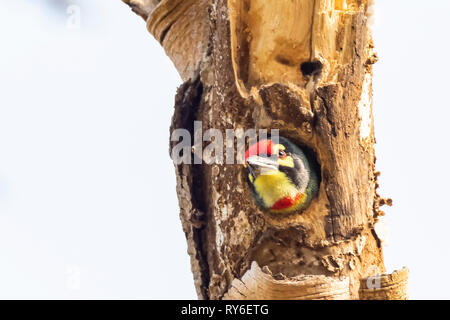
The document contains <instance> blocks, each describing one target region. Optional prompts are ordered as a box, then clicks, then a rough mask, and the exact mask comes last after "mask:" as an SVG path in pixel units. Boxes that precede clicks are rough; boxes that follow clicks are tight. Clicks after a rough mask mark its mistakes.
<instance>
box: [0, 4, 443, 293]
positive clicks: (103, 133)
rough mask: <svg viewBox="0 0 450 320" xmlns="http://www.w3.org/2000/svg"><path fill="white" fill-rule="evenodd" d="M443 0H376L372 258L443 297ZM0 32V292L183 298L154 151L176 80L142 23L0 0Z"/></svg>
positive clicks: (181, 265) (183, 273)
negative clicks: (379, 238)
mask: <svg viewBox="0 0 450 320" xmlns="http://www.w3.org/2000/svg"><path fill="white" fill-rule="evenodd" d="M71 4H76V5H78V6H79V8H80V9H81V21H80V22H81V23H80V28H79V29H70V28H67V20H68V14H67V12H66V10H67V8H68V6H70V5H71ZM449 12H450V2H449V1H445V0H434V1H424V0H415V1H413V0H395V1H392V0H391V1H389V0H378V1H377V5H376V19H375V25H374V32H375V44H376V48H377V52H378V54H379V57H380V61H379V62H378V63H377V64H376V66H375V79H374V81H375V82H374V101H375V129H376V136H377V158H378V161H377V168H378V170H380V171H381V172H382V176H381V179H380V182H381V189H380V193H381V194H382V195H383V196H388V197H392V198H393V199H394V207H393V208H389V209H387V210H386V211H387V216H386V220H387V223H388V225H389V229H390V238H389V245H388V246H387V247H385V261H386V265H387V267H388V269H389V271H392V270H394V269H396V268H400V267H402V266H404V265H406V266H408V267H409V269H410V272H411V281H410V289H411V290H410V293H411V297H412V298H425V299H428V298H450V293H449V292H450V291H449V290H448V286H449V285H450V279H449V278H448V277H447V276H446V273H447V269H448V264H449V263H450V252H449V249H448V234H449V233H450V231H449V225H450V215H449V209H448V208H449V206H448V203H447V199H449V198H450V196H449V195H448V192H449V187H448V181H449V180H450V174H449V170H448V167H447V165H448V163H449V162H450V152H449V150H448V146H449V143H448V137H449V135H448V133H447V130H448V127H449V125H448V123H447V121H448V120H447V119H448V117H450V103H449V99H448V98H447V95H448V91H449V89H448V87H447V86H448V80H447V79H448V74H450V68H449V50H450V45H449V41H448V32H449V31H450V14H449ZM0 41H1V42H0V298H43V299H47V298H61V299H70V298H74V299H79V298H105V299H108V298H125V299H131V298H136V299H189V298H196V295H195V290H194V286H193V281H192V275H191V273H190V265H189V259H188V255H187V253H186V244H185V239H184V234H183V232H182V230H181V224H180V222H179V219H178V205H177V198H176V193H175V176H174V170H173V166H172V164H171V161H170V158H169V155H168V140H169V125H170V118H171V115H172V111H173V101H174V94H175V90H176V88H177V86H178V85H180V84H181V79H180V78H179V76H178V75H177V73H176V71H175V69H174V67H173V66H172V64H171V63H170V61H169V59H168V58H167V57H166V56H165V55H164V52H163V50H162V49H161V48H160V46H159V44H158V43H157V42H156V41H155V40H154V39H153V38H152V37H151V36H150V35H149V34H148V33H147V31H146V29H145V24H144V22H143V21H142V20H141V19H140V18H139V17H137V16H135V15H134V14H132V13H131V12H130V10H129V9H128V7H127V6H126V5H124V4H123V3H122V2H121V1H119V0H97V1H92V0H84V1H82V0H77V1H76V0H74V1H64V0H59V1H58V0H53V1H52V0H47V1H44V0H0Z"/></svg>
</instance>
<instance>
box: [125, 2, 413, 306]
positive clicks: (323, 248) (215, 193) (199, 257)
mask: <svg viewBox="0 0 450 320" xmlns="http://www.w3.org/2000/svg"><path fill="white" fill-rule="evenodd" d="M124 1H125V2H126V3H128V4H129V5H131V6H132V8H133V9H134V11H135V12H137V13H138V14H139V15H141V16H142V17H143V18H144V19H145V20H146V21H147V28H148V30H149V31H150V32H151V33H152V34H153V35H154V36H155V38H156V39H157V40H158V41H159V42H160V43H161V45H162V46H163V47H164V48H165V50H166V52H167V54H168V56H169V57H170V58H171V59H172V61H173V62H174V64H175V66H176V68H177V69H178V71H179V72H180V74H181V76H182V78H183V80H184V81H185V83H184V84H183V85H182V86H181V87H180V88H179V90H178V93H177V96H176V101H175V111H174V116H173V121H172V127H171V130H172V131H173V130H174V129H177V128H185V129H188V130H189V131H190V132H191V133H192V136H193V135H194V133H193V131H194V126H193V122H194V121H195V120H198V121H202V123H203V130H206V129H208V128H216V129H219V130H220V131H222V132H223V134H224V136H225V132H226V130H227V129H236V128H244V130H246V129H249V128H255V129H279V130H280V135H282V136H285V137H287V138H290V139H291V140H292V141H295V142H297V143H298V144H299V145H302V146H304V147H305V148H307V149H309V150H311V152H312V153H313V154H314V155H315V157H316V159H317V162H318V164H319V166H320V173H321V183H320V190H319V195H318V197H317V198H316V199H315V200H314V201H313V203H312V204H311V205H310V207H309V208H308V209H307V210H306V211H304V212H303V213H301V214H296V215H289V216H282V217H280V216H272V215H270V214H265V213H263V212H261V210H260V209H259V208H258V207H256V205H255V203H254V201H253V200H252V197H251V195H250V190H249V187H248V185H247V183H246V173H245V169H244V168H243V166H241V165H226V164H212V165H208V164H205V163H203V164H199V165H189V164H181V165H176V166H175V170H176V174H177V193H178V199H179V203H180V210H181V214H180V216H181V221H182V225H183V230H184V232H185V234H186V238H187V242H188V248H189V249H188V251H189V254H190V256H191V264H192V272H193V274H194V280H195V286H196V289H197V293H198V296H199V298H201V299H223V298H225V299H244V298H249V299H346V298H350V299H359V298H360V299H378V298H384V299H389V298H394V299H397V298H406V297H407V294H406V285H407V276H408V273H407V270H406V269H404V270H402V271H400V272H396V273H394V274H393V275H384V276H381V277H378V278H376V279H375V280H376V281H375V282H374V283H376V284H377V285H376V286H375V288H374V287H373V286H371V283H372V282H371V281H373V280H374V278H373V277H374V276H376V275H377V274H380V273H384V272H385V268H384V263H383V255H382V242H383V237H382V228H381V223H380V219H381V218H382V216H383V212H382V211H381V210H380V207H381V206H382V205H384V204H389V205H390V204H391V200H390V199H383V198H381V197H380V196H379V195H378V193H377V187H378V184H377V176H378V173H377V172H376V171H375V153H374V143H375V138H374V131H373V117H372V65H373V63H375V62H376V60H377V58H376V55H375V53H374V50H373V48H374V47H373V43H372V38H371V32H370V28H369V26H368V23H369V22H368V21H369V19H370V14H371V3H370V1H369V0H293V1H267V0H228V1H226V0H162V1H155V0H147V1H146V0H124ZM173 145H174V143H173V142H172V147H173ZM197 147H198V146H197ZM193 152H195V148H194V150H193ZM393 290H394V291H393Z"/></svg>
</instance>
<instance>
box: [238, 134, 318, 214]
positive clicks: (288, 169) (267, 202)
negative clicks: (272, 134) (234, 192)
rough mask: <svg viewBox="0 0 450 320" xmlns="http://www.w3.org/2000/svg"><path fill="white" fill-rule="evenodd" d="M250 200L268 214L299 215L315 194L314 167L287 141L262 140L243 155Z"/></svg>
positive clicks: (279, 139)
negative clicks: (297, 213) (250, 194)
mask: <svg viewBox="0 0 450 320" xmlns="http://www.w3.org/2000/svg"><path fill="white" fill-rule="evenodd" d="M244 167H245V168H246V169H247V173H248V182H249V184H250V187H251V190H252V194H253V198H254V199H255V201H256V203H257V204H258V205H259V206H260V207H261V208H262V209H263V211H266V212H269V213H272V214H287V213H294V212H299V213H301V212H302V211H304V210H305V209H306V208H308V207H309V205H310V204H311V201H312V200H313V199H314V197H316V196H317V194H318V191H319V174H318V172H317V165H316V164H315V163H314V162H313V160H312V158H311V156H310V155H307V154H306V153H305V152H304V151H303V150H302V149H301V148H300V147H298V146H297V145H295V144H294V143H293V142H291V141H290V140H289V139H287V138H284V137H281V136H279V137H278V141H277V142H275V141H274V139H263V140H260V141H258V142H256V143H254V144H252V145H250V147H249V148H248V149H247V150H246V152H245V160H244Z"/></svg>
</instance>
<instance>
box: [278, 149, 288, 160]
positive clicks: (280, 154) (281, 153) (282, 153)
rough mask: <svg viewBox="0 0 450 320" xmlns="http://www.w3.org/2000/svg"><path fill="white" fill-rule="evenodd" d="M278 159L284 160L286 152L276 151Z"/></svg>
mask: <svg viewBox="0 0 450 320" xmlns="http://www.w3.org/2000/svg"><path fill="white" fill-rule="evenodd" d="M278 157H279V158H281V159H283V158H286V152H285V151H284V150H278Z"/></svg>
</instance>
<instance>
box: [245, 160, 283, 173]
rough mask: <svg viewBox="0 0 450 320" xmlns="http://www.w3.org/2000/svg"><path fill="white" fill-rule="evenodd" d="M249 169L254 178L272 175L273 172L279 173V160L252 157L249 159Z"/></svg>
mask: <svg viewBox="0 0 450 320" xmlns="http://www.w3.org/2000/svg"><path fill="white" fill-rule="evenodd" d="M247 167H248V170H249V171H250V173H251V174H252V175H253V176H254V177H257V176H259V175H262V174H270V173H271V172H273V171H278V158H276V157H260V156H251V157H248V158H247Z"/></svg>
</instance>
